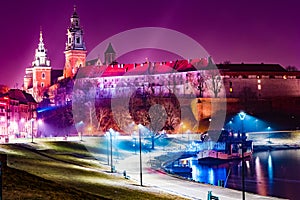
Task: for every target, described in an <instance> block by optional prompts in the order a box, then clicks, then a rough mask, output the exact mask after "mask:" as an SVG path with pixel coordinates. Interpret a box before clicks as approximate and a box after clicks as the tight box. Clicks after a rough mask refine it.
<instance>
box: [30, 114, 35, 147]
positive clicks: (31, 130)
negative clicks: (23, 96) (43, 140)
mask: <svg viewBox="0 0 300 200" xmlns="http://www.w3.org/2000/svg"><path fill="white" fill-rule="evenodd" d="M30 121H31V143H33V121H34V119H33V118H32V119H31V120H30Z"/></svg>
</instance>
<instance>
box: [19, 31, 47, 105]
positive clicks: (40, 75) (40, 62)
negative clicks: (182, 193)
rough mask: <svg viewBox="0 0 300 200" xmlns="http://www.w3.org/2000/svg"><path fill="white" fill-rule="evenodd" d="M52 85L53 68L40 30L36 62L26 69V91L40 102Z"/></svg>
mask: <svg viewBox="0 0 300 200" xmlns="http://www.w3.org/2000/svg"><path fill="white" fill-rule="evenodd" d="M50 85H51V66H50V60H49V58H48V55H47V49H45V44H44V42H43V32H42V30H40V39H39V44H38V48H37V49H36V50H35V56H34V61H33V62H32V66H31V67H30V68H26V74H25V76H24V86H23V87H24V90H26V91H27V92H29V93H31V94H32V96H33V97H34V98H35V100H36V101H38V102H39V101H40V100H41V99H42V97H43V95H44V94H43V93H44V92H45V91H46V90H47V88H48V87H49V86H50Z"/></svg>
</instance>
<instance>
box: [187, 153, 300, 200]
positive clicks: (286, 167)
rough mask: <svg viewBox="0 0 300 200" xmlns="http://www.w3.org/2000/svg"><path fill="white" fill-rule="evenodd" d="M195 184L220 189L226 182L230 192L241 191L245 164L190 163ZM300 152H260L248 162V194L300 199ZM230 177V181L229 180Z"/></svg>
mask: <svg viewBox="0 0 300 200" xmlns="http://www.w3.org/2000/svg"><path fill="white" fill-rule="evenodd" d="M190 164H191V167H192V169H193V172H192V174H191V175H183V176H185V177H191V178H192V179H193V180H195V181H197V182H202V183H208V184H213V185H217V184H218V180H223V181H224V182H225V186H226V187H228V188H233V189H238V190H241V185H242V182H241V181H242V172H241V169H242V167H241V162H240V161H236V162H229V163H224V164H221V165H214V166H212V165H210V166H209V165H202V164H199V163H198V162H197V161H196V160H191V162H190ZM299 170H300V150H280V151H271V152H258V153H255V154H253V156H252V158H251V159H249V160H247V161H246V169H245V186H246V191H248V192H253V193H257V194H260V195H265V196H277V197H284V198H289V199H299V198H298V193H299V192H298V191H299V188H300V173H299ZM227 177H228V179H227Z"/></svg>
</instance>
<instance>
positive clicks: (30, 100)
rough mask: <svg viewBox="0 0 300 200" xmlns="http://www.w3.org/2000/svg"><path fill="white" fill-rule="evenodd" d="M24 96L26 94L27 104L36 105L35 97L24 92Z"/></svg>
mask: <svg viewBox="0 0 300 200" xmlns="http://www.w3.org/2000/svg"><path fill="white" fill-rule="evenodd" d="M23 94H24V96H25V98H26V100H27V102H30V103H36V101H35V99H34V98H33V96H32V95H31V94H29V93H26V92H25V91H23Z"/></svg>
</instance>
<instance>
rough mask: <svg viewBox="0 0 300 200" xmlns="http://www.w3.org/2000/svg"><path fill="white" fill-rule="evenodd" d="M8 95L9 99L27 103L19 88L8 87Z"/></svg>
mask: <svg viewBox="0 0 300 200" xmlns="http://www.w3.org/2000/svg"><path fill="white" fill-rule="evenodd" d="M8 97H9V98H10V99H14V100H18V101H19V103H21V104H27V102H28V101H27V99H26V97H25V95H24V93H23V91H22V90H19V89H10V90H9V91H8Z"/></svg>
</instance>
